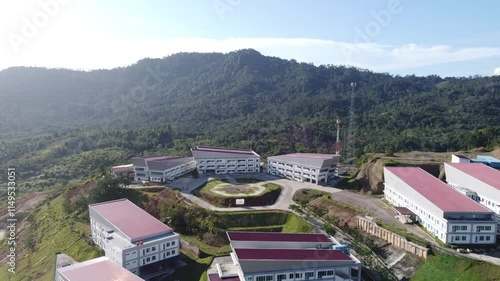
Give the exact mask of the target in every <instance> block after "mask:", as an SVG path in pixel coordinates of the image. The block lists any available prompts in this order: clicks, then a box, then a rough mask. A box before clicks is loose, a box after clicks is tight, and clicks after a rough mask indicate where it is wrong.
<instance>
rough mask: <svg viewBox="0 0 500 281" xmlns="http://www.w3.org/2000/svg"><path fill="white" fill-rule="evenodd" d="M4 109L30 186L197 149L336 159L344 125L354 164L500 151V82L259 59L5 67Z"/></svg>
mask: <svg viewBox="0 0 500 281" xmlns="http://www.w3.org/2000/svg"><path fill="white" fill-rule="evenodd" d="M352 83H356V87H355V88H353V87H351V84H352ZM352 97H353V101H354V113H355V114H354V117H353V118H352V120H353V122H352V126H349V125H350V120H351V118H350V117H349V111H350V106H351V98H352ZM0 99H1V101H2V102H1V103H0V168H6V167H4V166H11V167H18V168H19V173H20V176H22V177H23V178H25V179H26V181H25V183H27V184H29V185H34V186H51V185H53V184H55V183H57V182H58V181H60V180H62V181H69V180H71V179H74V178H80V177H85V176H87V175H88V174H89V173H90V171H94V170H95V169H97V168H98V167H99V165H101V164H102V165H104V166H106V165H111V164H113V163H121V162H124V161H128V159H129V157H131V156H132V155H137V154H143V153H175V154H184V155H186V154H189V147H192V146H193V145H197V144H205V145H217V146H229V147H242V148H252V149H254V150H255V151H257V152H258V153H260V154H261V155H263V156H267V155H271V154H278V153H286V152H292V151H307V152H323V153H324V152H330V153H331V152H334V151H335V135H336V122H335V120H336V119H337V117H338V118H340V119H341V122H342V124H341V137H342V140H343V142H344V145H345V143H346V137H347V136H348V135H349V134H348V132H347V131H348V128H349V127H351V128H352V135H353V138H352V142H353V143H354V151H353V155H355V156H359V155H361V154H363V153H367V152H384V151H412V150H422V151H457V150H460V149H467V148H472V147H492V146H495V145H499V144H500V137H499V136H500V114H499V112H500V76H495V77H469V78H441V77H438V76H427V77H416V76H405V77H401V76H392V75H389V74H384V73H373V72H371V71H368V70H364V69H356V68H352V67H351V68H350V67H344V66H332V65H328V66H314V65H311V64H306V63H297V62H296V61H294V60H283V59H280V58H275V57H267V56H263V55H261V54H260V53H258V52H257V51H255V50H251V49H247V50H240V51H236V52H231V53H228V54H221V53H208V54H200V53H180V54H175V55H171V56H168V57H165V58H162V59H144V60H141V61H139V62H137V63H136V64H134V65H131V66H127V67H123V68H116V69H111V70H95V71H87V72H86V71H76V70H67V69H44V68H25V67H16V68H9V69H6V70H3V71H0ZM101 168H102V167H101ZM1 177H4V176H3V175H0V178H1Z"/></svg>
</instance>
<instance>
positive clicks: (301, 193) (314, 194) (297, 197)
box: [293, 188, 328, 203]
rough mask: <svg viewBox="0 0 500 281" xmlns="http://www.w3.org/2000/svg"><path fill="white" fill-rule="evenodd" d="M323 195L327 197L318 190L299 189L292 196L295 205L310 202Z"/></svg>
mask: <svg viewBox="0 0 500 281" xmlns="http://www.w3.org/2000/svg"><path fill="white" fill-rule="evenodd" d="M323 195H328V193H326V192H324V191H320V190H315V189H309V188H305V189H301V190H297V192H295V194H294V195H293V201H294V202H296V203H301V202H307V203H309V202H311V201H312V200H314V199H316V198H318V197H321V196H323Z"/></svg>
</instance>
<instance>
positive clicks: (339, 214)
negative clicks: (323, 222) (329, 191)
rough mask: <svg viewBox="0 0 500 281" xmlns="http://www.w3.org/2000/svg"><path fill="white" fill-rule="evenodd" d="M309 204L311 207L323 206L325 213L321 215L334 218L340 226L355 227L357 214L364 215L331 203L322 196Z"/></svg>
mask: <svg viewBox="0 0 500 281" xmlns="http://www.w3.org/2000/svg"><path fill="white" fill-rule="evenodd" d="M311 206H312V207H311V208H314V207H316V208H325V209H326V211H327V212H326V214H325V215H323V217H325V218H326V217H330V218H335V220H336V221H335V224H336V225H338V226H340V227H346V226H348V227H351V228H356V227H357V225H358V220H357V216H362V215H364V214H363V213H362V212H360V211H357V210H354V209H351V208H345V207H341V206H337V205H335V204H332V203H331V202H328V201H326V200H324V199H323V198H318V199H316V200H314V201H312V202H311Z"/></svg>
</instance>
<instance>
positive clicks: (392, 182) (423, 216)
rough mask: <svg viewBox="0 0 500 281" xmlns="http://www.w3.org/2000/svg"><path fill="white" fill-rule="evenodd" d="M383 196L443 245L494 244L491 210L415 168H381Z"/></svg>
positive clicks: (494, 224) (493, 220)
mask: <svg viewBox="0 0 500 281" xmlns="http://www.w3.org/2000/svg"><path fill="white" fill-rule="evenodd" d="M384 178H385V190H384V197H385V199H386V200H388V201H389V202H391V203H392V204H393V205H394V206H396V207H406V208H408V209H409V210H410V211H411V212H413V213H414V214H415V219H416V221H417V222H418V223H420V224H421V225H422V226H424V227H425V228H426V229H427V230H428V231H429V232H430V233H431V234H432V235H434V236H435V237H437V238H438V239H440V240H441V241H443V242H444V243H447V244H495V243H496V227H497V224H496V221H495V216H494V214H493V212H491V211H490V210H488V209H487V208H485V207H483V206H481V205H480V204H478V203H476V202H475V201H473V200H471V199H470V198H468V197H466V196H464V195H463V194H461V193H460V192H458V191H456V190H454V189H453V188H451V187H449V186H448V185H446V184H445V183H443V182H442V181H440V180H439V179H437V178H435V177H434V176H432V175H430V174H429V173H427V172H425V171H424V170H422V169H420V168H416V167H385V168H384Z"/></svg>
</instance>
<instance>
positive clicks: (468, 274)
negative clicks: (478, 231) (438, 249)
mask: <svg viewBox="0 0 500 281" xmlns="http://www.w3.org/2000/svg"><path fill="white" fill-rule="evenodd" d="M410 280H412V281H427V280H439V281H496V280H500V266H496V265H493V264H489V263H485V262H479V261H471V260H468V259H465V258H461V257H455V256H451V255H447V254H442V253H436V255H435V256H432V255H431V256H429V257H428V258H427V260H425V262H424V264H423V265H422V266H421V267H420V268H419V269H418V271H417V272H416V273H415V275H414V276H413V277H412V278H411V279H410Z"/></svg>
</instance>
